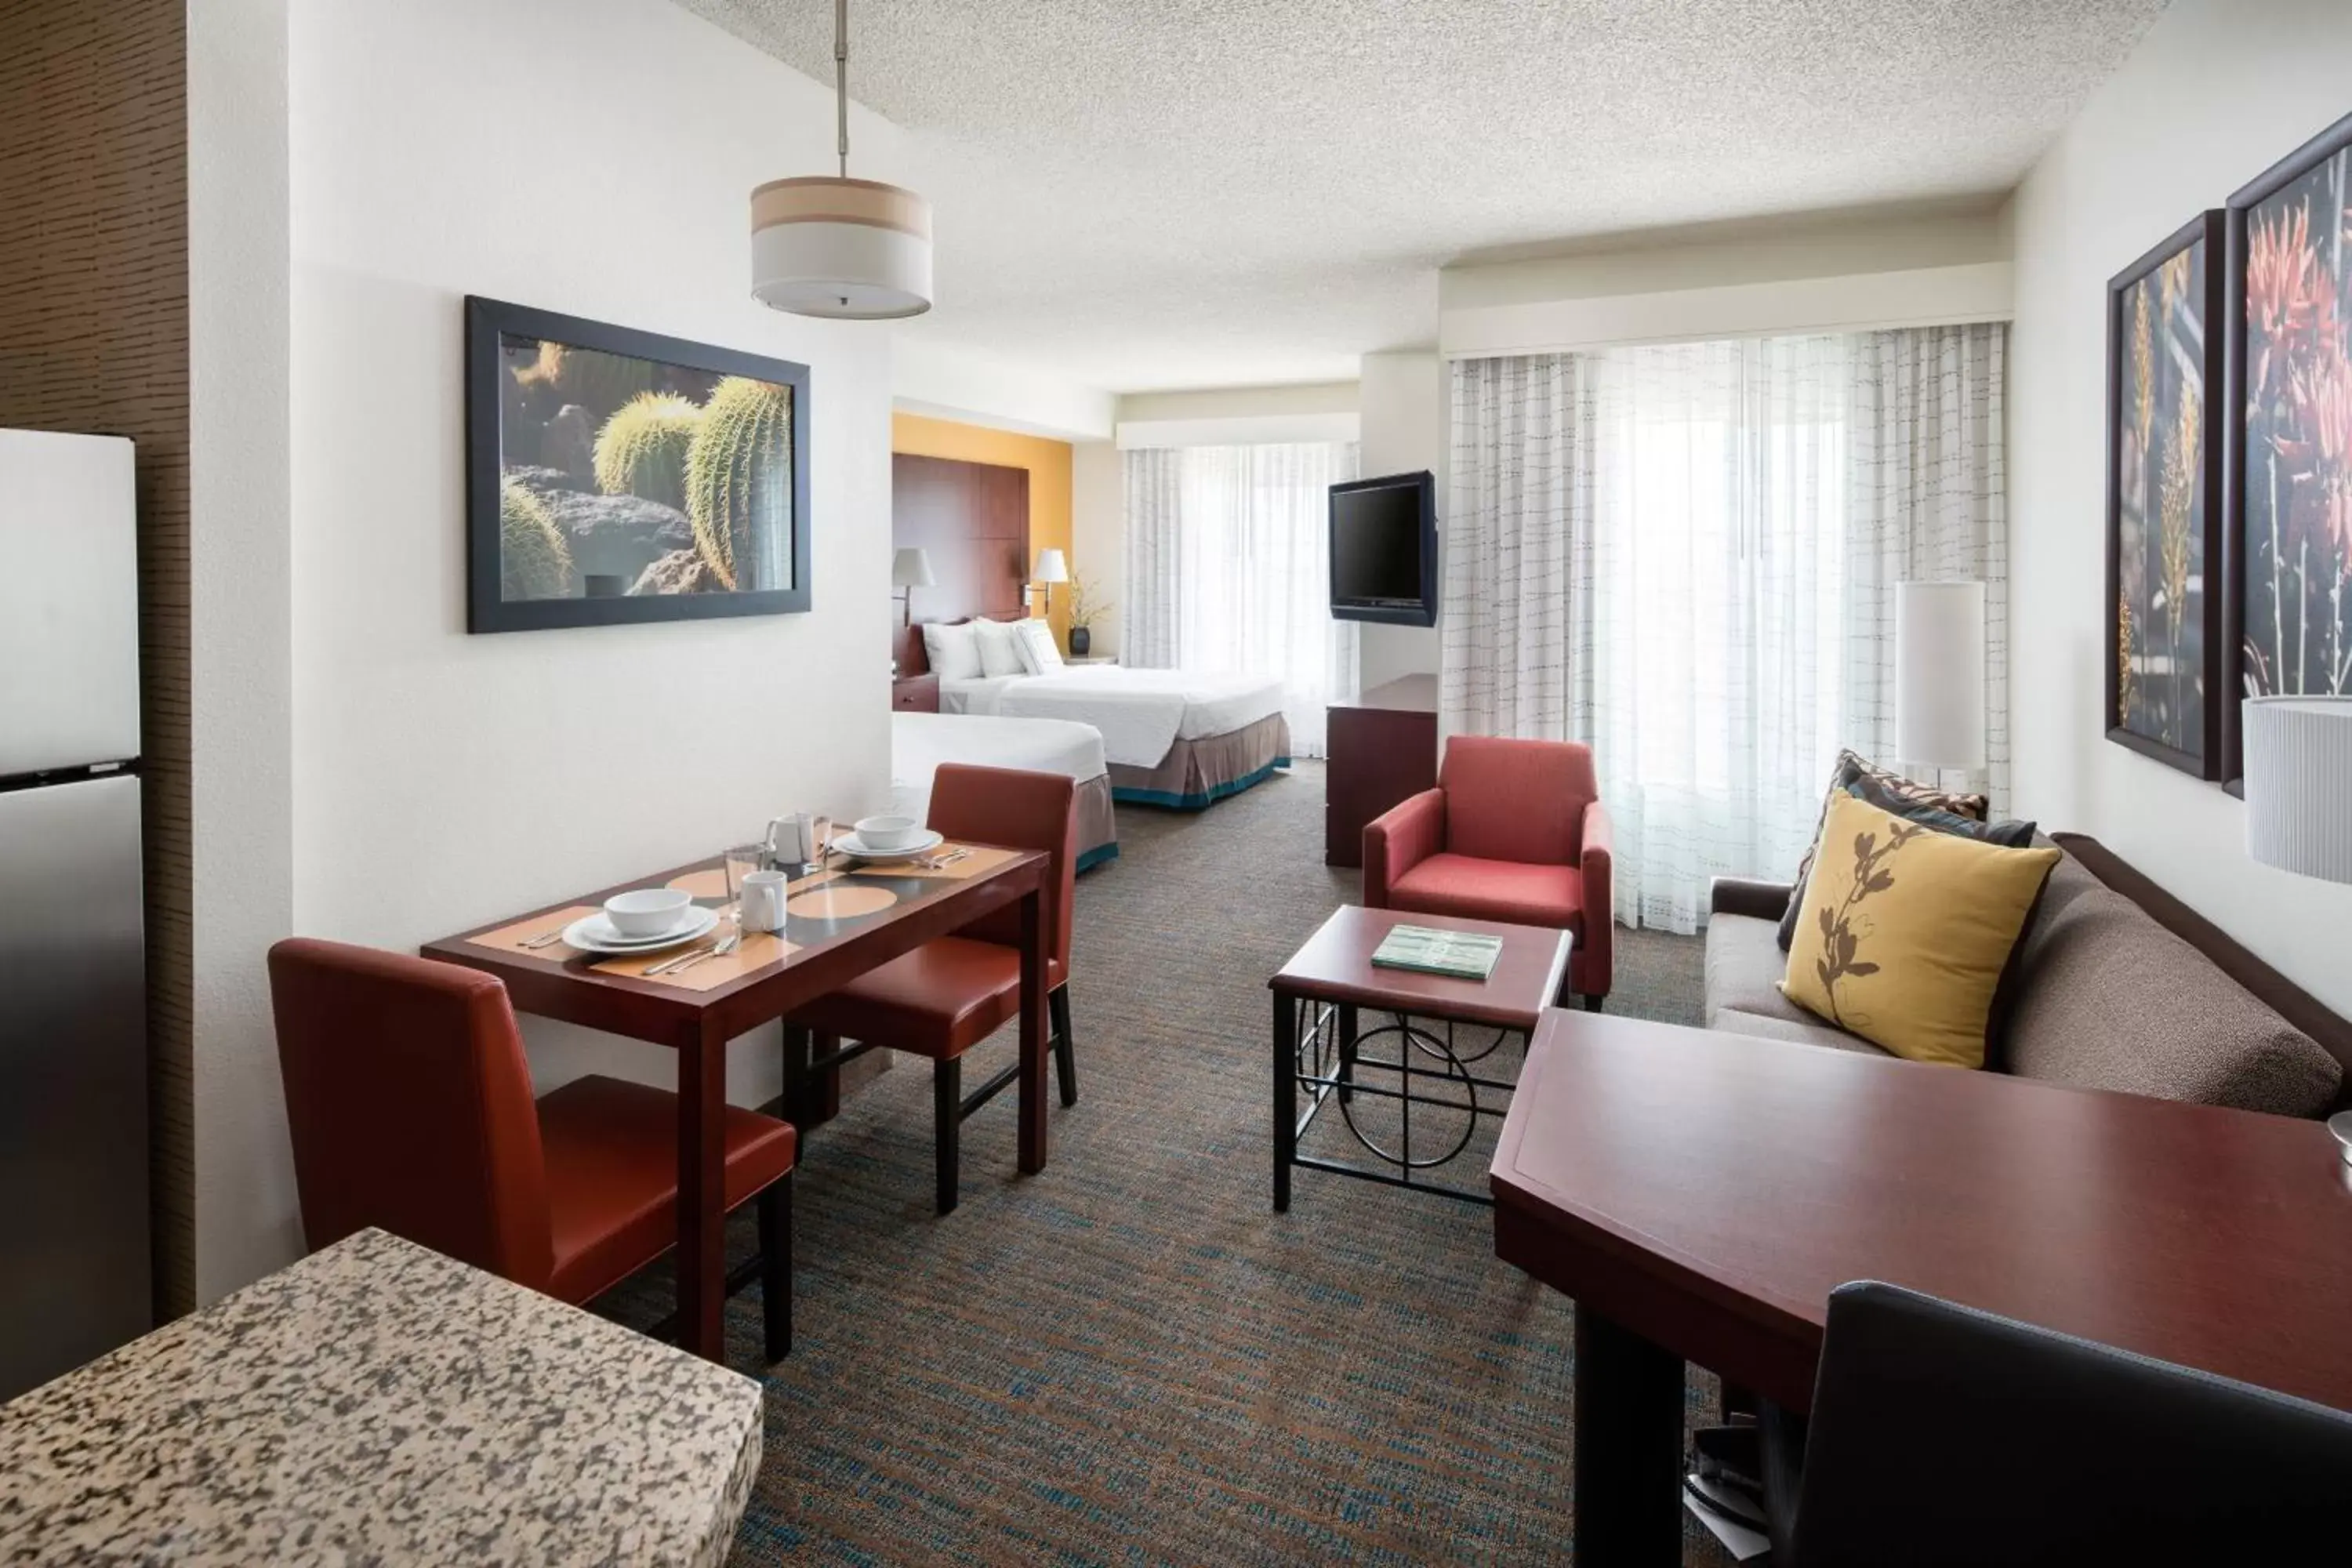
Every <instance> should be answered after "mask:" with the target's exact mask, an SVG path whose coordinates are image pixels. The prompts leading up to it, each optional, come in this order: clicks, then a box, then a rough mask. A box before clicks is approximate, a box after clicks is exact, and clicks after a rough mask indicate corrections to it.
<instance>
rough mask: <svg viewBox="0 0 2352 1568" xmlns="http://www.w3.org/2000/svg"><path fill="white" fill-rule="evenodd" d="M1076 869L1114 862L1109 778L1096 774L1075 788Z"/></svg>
mask: <svg viewBox="0 0 2352 1568" xmlns="http://www.w3.org/2000/svg"><path fill="white" fill-rule="evenodd" d="M1077 807H1078V865H1077V868H1078V869H1079V870H1081V871H1084V870H1087V868H1091V867H1095V866H1099V865H1101V864H1102V863H1103V862H1104V861H1106V860H1116V859H1118V815H1117V814H1116V813H1114V812H1113V811H1112V810H1111V806H1110V777H1109V775H1108V774H1107V773H1097V774H1096V775H1095V776H1094V777H1093V778H1090V779H1082V780H1080V781H1079V784H1078V795H1077Z"/></svg>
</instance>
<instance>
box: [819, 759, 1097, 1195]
mask: <svg viewBox="0 0 2352 1568" xmlns="http://www.w3.org/2000/svg"><path fill="white" fill-rule="evenodd" d="M930 826H932V828H934V829H935V830H936V831H938V832H940V833H942V834H944V835H946V836H947V837H949V838H951V839H963V840H967V841H970V842H972V843H979V844H997V845H1003V846H1004V847H1008V848H1013V849H1042V850H1044V851H1045V852H1047V853H1048V854H1050V855H1051V856H1052V857H1053V858H1054V863H1053V868H1052V870H1051V871H1050V872H1049V873H1048V875H1047V876H1046V879H1045V896H1044V904H1045V921H1044V924H1045V988H1046V1002H1047V1006H1048V1012H1049V1014H1050V1016H1051V1018H1052V1034H1053V1041H1052V1044H1053V1050H1054V1062H1055V1069H1056V1073H1057V1075H1058V1077H1059V1078H1060V1080H1061V1089H1062V1103H1063V1104H1064V1105H1076V1103H1077V1102H1078V1078H1077V1061H1076V1052H1075V1047H1073V1045H1072V1042H1071V1038H1070V994H1069V978H1070V914H1071V903H1072V895H1073V888H1072V884H1073V880H1074V879H1075V878H1076V874H1077V860H1078V815H1077V785H1076V784H1075V783H1074V782H1073V781H1072V780H1070V779H1069V778H1068V777H1066V776H1065V775H1063V774H1060V773H1024V772H1021V771H1018V770H1015V769H1012V768H982V767H972V766H970V765H968V764H965V763H943V764H941V765H940V769H939V771H938V773H936V774H935V775H934V776H933V778H932V780H931V809H930ZM1020 941H1021V929H1020V912H1019V910H1017V909H1013V908H1007V909H1003V910H996V911H995V912H993V913H992V914H988V915H984V916H982V918H981V919H979V920H977V921H973V922H972V923H971V925H968V926H966V927H964V928H963V929H962V930H961V931H957V932H956V933H955V934H953V935H952V936H943V937H940V938H938V939H936V940H934V941H931V942H925V943H924V944H923V945H922V946H920V947H919V948H917V949H916V950H915V951H914V952H910V953H908V954H907V955H906V956H905V957H903V958H898V959H895V960H893V961H892V962H890V963H886V964H884V965H882V967H880V968H879V969H875V970H869V971H868V972H866V973H864V974H862V975H859V976H858V977H857V978H856V979H855V980H853V981H851V982H850V983H849V984H846V985H845V986H843V987H842V988H841V989H840V990H838V991H834V992H830V993H828V994H825V995H824V996H820V997H819V998H817V999H816V1000H815V1001H814V1002H812V1003H810V1004H809V1005H807V1006H805V1007H803V1008H802V1009H800V1011H798V1012H796V1013H793V1014H791V1015H790V1016H787V1017H786V1018H785V1019H784V1104H785V1105H786V1106H787V1107H788V1108H793V1109H791V1110H788V1111H787V1114H791V1115H793V1116H794V1117H795V1118H796V1119H797V1118H799V1117H801V1116H803V1115H804V1114H806V1112H805V1110H804V1109H803V1108H805V1107H806V1106H807V1104H808V1103H809V1095H810V1092H811V1089H813V1087H814V1084H815V1082H816V1081H817V1080H818V1079H822V1078H823V1077H824V1076H825V1075H828V1074H831V1073H834V1072H836V1071H838V1070H839V1069H840V1068H841V1066H842V1065H843V1064H844V1063H845V1062H847V1061H850V1060H852V1059H854V1058H856V1057H859V1056H862V1055H864V1054H865V1053H866V1052H867V1051H870V1050H873V1049H875V1048H877V1047H887V1048H888V1049H890V1050H895V1051H905V1052H907V1053H908V1054H909V1055H912V1056H919V1057H929V1058H930V1060H931V1115H932V1121H933V1131H932V1139H933V1151H932V1152H933V1158H934V1161H935V1164H936V1178H937V1189H938V1190H937V1197H938V1204H939V1212H940V1213H941V1214H949V1213H951V1212H953V1210H954V1208H955V1206H956V1195H957V1187H958V1175H959V1172H960V1169H961V1128H962V1125H963V1121H964V1119H965V1118H966V1117H968V1116H970V1115H971V1113H972V1112H973V1111H975V1110H979V1109H980V1108H981V1107H982V1106H983V1105H986V1104H987V1103H988V1102H989V1101H990V1100H993V1099H994V1098H996V1096H997V1095H998V1094H1000V1093H1002V1092H1003V1089H1004V1087H1005V1085H1007V1084H1009V1083H1011V1082H1013V1079H1015V1078H1016V1077H1017V1076H1018V1075H1019V1072H1020V1064H1019V1062H1017V1061H1016V1062H1014V1063H1013V1065H1012V1066H1010V1067H1007V1068H1005V1069H1004V1070H1003V1071H1002V1072H1000V1073H998V1074H996V1075H995V1076H994V1077H993V1078H992V1079H989V1080H988V1081H987V1082H986V1083H984V1084H982V1085H981V1086H980V1087H979V1088H978V1089H974V1090H972V1092H971V1095H970V1096H969V1097H967V1096H966V1095H965V1094H964V1092H963V1055H964V1053H965V1052H966V1051H968V1050H970V1049H971V1047H974V1046H976V1045H978V1044H979V1043H980V1042H981V1041H982V1040H984V1039H986V1038H988V1037H989V1036H991V1035H992V1034H994V1033H995V1032H996V1031H997V1030H998V1029H1000V1028H1002V1027H1003V1026H1004V1025H1005V1024H1006V1023H1008V1022H1010V1021H1012V1020H1013V1019H1014V1018H1016V1017H1018V1016H1020V1009H1021V953H1020V948H1019V943H1020ZM812 1036H814V1037H815V1038H816V1039H817V1040H819V1041H821V1042H824V1044H825V1045H826V1046H827V1047H831V1042H833V1041H835V1040H838V1039H842V1038H848V1039H851V1040H853V1041H855V1042H856V1043H855V1044H853V1045H850V1046H848V1047H839V1048H827V1049H825V1050H824V1051H823V1052H822V1054H820V1055H818V1056H817V1057H816V1058H815V1059H814V1060H811V1059H810V1054H809V1053H810V1039H811V1037H812Z"/></svg>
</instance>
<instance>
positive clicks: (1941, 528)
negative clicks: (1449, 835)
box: [1440, 327, 2008, 931]
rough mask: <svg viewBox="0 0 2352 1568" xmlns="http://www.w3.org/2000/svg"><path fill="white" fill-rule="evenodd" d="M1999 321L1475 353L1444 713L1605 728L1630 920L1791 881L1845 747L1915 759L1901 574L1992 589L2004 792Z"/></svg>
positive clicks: (1665, 918)
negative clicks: (1900, 692) (1898, 665)
mask: <svg viewBox="0 0 2352 1568" xmlns="http://www.w3.org/2000/svg"><path fill="white" fill-rule="evenodd" d="M2000 364H2001V362H2000V329H1999V328H1997V327H1995V328H1980V327H1971V328H1955V329H1948V330H1947V329H1938V330H1935V331H1901V332H1881V333H1869V334H1862V335H1858V336H1808V337H1789V338H1764V339H1744V340H1738V341H1718V342H1696V343H1669V344H1657V345H1648V346H1643V347H1635V348H1624V349H1612V350H1607V351H1603V352H1600V353H1589V354H1544V355H1531V356H1518V357H1512V358H1507V359H1488V360H1465V361H1459V362H1456V363H1455V364H1454V379H1453V388H1454V405H1453V426H1454V430H1453V462H1452V487H1451V494H1450V497H1449V500H1450V505H1449V508H1448V513H1447V531H1446V545H1447V548H1446V560H1445V596H1444V616H1443V619H1442V625H1443V626H1444V637H1443V656H1442V660H1441V666H1440V695H1441V707H1442V710H1443V715H1442V721H1443V724H1444V729H1445V731H1446V732H1447V733H1449V734H1451V733H1460V732H1470V733H1482V734H1508V735H1530V736H1539V737H1554V738H1561V739H1570V740H1578V741H1583V742H1587V743H1589V744H1590V745H1591V746H1592V748H1593V753H1594V763H1595V765H1596V767H1597V769H1598V770H1599V773H1600V776H1601V795H1602V796H1603V798H1604V799H1606V800H1607V801H1608V802H1609V805H1610V811H1611V814H1612V817H1613V818H1614V821H1615V826H1616V830H1617V844H1616V854H1617V879H1616V880H1617V910H1616V914H1617V918H1618V919H1619V920H1620V921H1622V922H1624V923H1626V924H1628V925H1647V926H1656V927H1662V928H1664V929H1666V930H1669V931H1696V929H1698V927H1699V926H1700V924H1701V923H1702V922H1703V921H1704V920H1705V918H1706V900H1707V889H1708V884H1709V883H1710V882H1711V881H1712V880H1713V879H1715V878H1716V877H1717V876H1725V875H1736V876H1773V877H1786V876H1789V875H1791V874H1793V873H1794V871H1795V869H1796V865H1797V861H1798V859H1799V858H1800V857H1801V856H1802V854H1803V853H1804V850H1805V848H1806V847H1807V845H1808V843H1809V842H1810V840H1811V832H1812V827H1813V823H1814V819H1815V817H1816V816H1817V814H1818V812H1819V809H1820V801H1821V794H1822V788H1823V787H1824V785H1825V783H1826V781H1827V778H1828V775H1829V770H1830V766H1831V764H1832V761H1833V760H1834V758H1835V755H1836V753H1837V751H1838V750H1839V748H1840V747H1842V746H1847V745H1851V746H1853V747H1854V748H1855V749H1856V750H1859V751H1862V752H1865V753H1866V754H1869V755H1871V756H1873V757H1874V758H1875V759H1879V760H1884V761H1886V762H1888V763H1893V762H1894V761H1895V759H1893V758H1891V757H1889V756H1888V755H1887V752H1888V751H1889V749H1890V748H1891V745H1892V741H1893V723H1894V714H1893V710H1892V700H1893V689H1894V687H1893V677H1894V658H1895V648H1894V641H1893V636H1894V626H1893V617H1894V584H1895V583H1896V582H1898V581H1901V580H1903V579H1904V578H1905V577H1906V576H1909V575H1914V574H1916V575H1920V576H1931V577H1959V576H1975V577H1983V578H1986V579H1987V580H1988V581H1989V582H1990V584H1991V587H1990V590H1989V594H1988V598H1989V600H1990V603H1991V604H1992V605H1993V606H1994V609H1993V611H1992V617H1993V626H1992V627H1991V629H1990V636H1989V637H1988V643H1989V645H1990V658H1992V660H1993V666H1994V668H1993V669H1992V670H1991V671H1990V676H1991V679H1990V681H1989V685H1988V689H1989V691H1990V693H1991V701H1992V705H1993V712H1992V714H1991V715H1990V731H1991V732H1992V733H1993V734H1994V735H1995V736H1996V737H1997V738H1996V740H1995V741H1994V743H1993V744H1994V752H1995V756H1996V759H1997V765H1996V768H1995V770H1994V784H1995V787H1996V788H1997V789H1998V788H2000V787H2001V786H2003V785H2005V783H2006V759H2007V743H2008V723H2007V701H2008V689H2007V680H2006V671H2005V661H2006V651H2007V646H2006V637H2005V635H2004V633H2005V605H2006V592H2005V586H2006V585H2005V583H2004V582H2003V580H2002V579H2003V577H2004V575H2005V572H2006V552H2005V541H2004V539H2003V537H2002V529H2001V515H2002V514H2001V499H2000V498H2001V493H2002V484H2003V473H2002V468H2001V461H2000V374H2001V370H2000Z"/></svg>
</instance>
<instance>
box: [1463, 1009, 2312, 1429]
mask: <svg viewBox="0 0 2352 1568" xmlns="http://www.w3.org/2000/svg"><path fill="white" fill-rule="evenodd" d="M1491 1180H1492V1190H1493V1192H1494V1194H1495V1199H1496V1251H1497V1252H1498V1253H1499V1254H1500V1255H1501V1256H1502V1257H1503V1258H1505V1259H1506V1260H1507V1261H1510V1262H1513V1263H1517V1264H1518V1265H1519V1266H1520V1267H1522V1268H1527V1269H1528V1272H1530V1273H1533V1274H1535V1275H1536V1276H1537V1278H1538V1279H1544V1280H1545V1281H1546V1282H1547V1283H1549V1284H1552V1285H1554V1286H1555V1287H1557V1288H1558V1289H1561V1290H1563V1291H1564V1292H1566V1293H1567V1294H1569V1295H1570V1296H1572V1297H1574V1298H1576V1299H1577V1300H1579V1301H1580V1302H1584V1301H1590V1302H1591V1304H1592V1306H1593V1307H1594V1309H1595V1310H1598V1311H1601V1312H1602V1313H1604V1314H1606V1315H1607V1316H1608V1317H1610V1318H1612V1320H1614V1321H1618V1322H1621V1323H1622V1324H1624V1325H1625V1326H1626V1327H1627V1328H1629V1329H1632V1330H1633V1331H1636V1332H1639V1333H1641V1334H1643V1336H1644V1337H1646V1338H1649V1339H1651V1340H1652V1341H1654V1342H1656V1343H1658V1344H1660V1345H1662V1346H1664V1348H1666V1349H1667V1350H1669V1351H1672V1352H1675V1353H1676V1354H1679V1355H1682V1356H1685V1358H1687V1359H1689V1360H1693V1361H1696V1362H1698V1363H1701V1364H1703V1365H1706V1366H1708V1367H1710V1368H1712V1369H1713V1370H1715V1371H1717V1372H1718V1373H1722V1374H1723V1375H1724V1376H1725V1377H1727V1378H1729V1379H1732V1380H1734V1381H1737V1382H1740V1383H1743V1384H1747V1385H1748V1386H1749V1387H1753V1388H1756V1389H1758V1390H1759V1392H1761V1393H1763V1394H1767V1395H1769V1396H1770V1397H1772V1398H1774V1399H1776V1400H1778V1401H1780V1403H1782V1404H1784V1405H1789V1406H1790V1407H1791V1408H1794V1409H1800V1410H1801V1409H1804V1408H1807V1407H1808V1406H1809V1405H1810V1404H1811V1382H1812V1373H1813V1368H1814V1365H1815V1363H1817V1361H1818V1358H1819V1355H1820V1350H1821V1339H1822V1325H1823V1321H1824V1319H1825V1316H1826V1313H1827V1310H1828V1305H1829V1294H1830V1292H1831V1291H1832V1289H1835V1288H1836V1287H1838V1286H1839V1285H1842V1284H1843V1283H1845V1282H1846V1281H1848V1280H1852V1279H1881V1280H1885V1281H1888V1282H1890V1283H1893V1284H1896V1285H1902V1286H1906V1287H1909V1288H1910V1289H1915V1290H1922V1291H1926V1292H1927V1293H1928V1294H1931V1295H1935V1296H1940V1297H1943V1298H1945V1299H1947V1300H1954V1301H1958V1302H1961V1303H1963V1304H1965V1305H1967V1306H1970V1307H1975V1308H1979V1309H1980V1310H1986V1311H1990V1312H1995V1313H1999V1314H2000V1315H2002V1316H2005V1317H2011V1318H2016V1319H2020V1320H2022V1321H2026V1322H2030V1323H2035V1324H2039V1325H2042V1326H2043V1327H2045V1328H2050V1329H2055V1330H2058V1331H2062V1332H2065V1333H2072V1334H2076V1335H2080V1336H2081V1337H2083V1338H2084V1339H2088V1340H2093V1341H2096V1342H2100V1343H2103V1344H2111V1345H2117V1346H2121V1347H2122V1348H2124V1349H2126V1350H2129V1351H2135V1352H2139V1353H2141V1354H2143V1355H2147V1356H2151V1357H2154V1358H2156V1359H2158V1360H2160V1361H2167V1362H2173V1363H2179V1364H2181V1365H2185V1366H2190V1367H2195V1368H2198V1369H2199V1370H2201V1371H2204V1372H2209V1373H2217V1374H2219V1375H2221V1376H2224V1377H2230V1378H2235V1379H2238V1380H2240V1381H2242V1382H2246V1383H2251V1384H2258V1385H2260V1386H2262V1387H2264V1388H2270V1389H2274V1390H2277V1391H2279V1392H2281V1393H2284V1394H2294V1395H2296V1396H2298V1397H2301V1398H2305V1399H2309V1400H2313V1401H2315V1402H2317V1403H2319V1404H2322V1405H2333V1406H2336V1407H2337V1408H2339V1409H2352V1317H2347V1303H2352V1170H2347V1166H2346V1164H2345V1163H2344V1162H2343V1161H2342V1159H2341V1158H2339V1156H2338V1152H2337V1150H2336V1144H2335V1142H2334V1140H2333V1139H2332V1138H2331V1137H2330V1136H2329V1134H2328V1131H2327V1130H2326V1127H2325V1126H2324V1125H2322V1124H2321V1123H2319V1122H2315V1121H2300V1120H2296V1119H2294V1118H2289V1117H2283V1116H2269V1115H2262V1114H2258V1113H2255V1112H2252V1111H2243V1110H2221V1109H2219V1108H2215V1107H2211V1106H2201V1105H2187V1104H2181V1103H2179V1102H2176V1101H2172V1100H2154V1099H2150V1098H2147V1097H2145V1096H2140V1095H2131V1094H2116V1093H2108V1092H2104V1091H2100V1090H2095V1089H2076V1088H2072V1087H2068V1086H2064V1085H2059V1084H2053V1083H2044V1082H2037V1081H2033V1080H2031V1079H2019V1078H2014V1077H2011V1076H2008V1075H2004V1074H1999V1073H1987V1072H1968V1071H1963V1070H1961V1069H1958V1068H1943V1067H1930V1066H1924V1065H1920V1064H1916V1063H1911V1062H1902V1061H1895V1060H1891V1059H1885V1058H1871V1057H1865V1056H1861V1055H1857V1054H1854V1053H1851V1052H1845V1051H1838V1050H1833V1049H1827V1048H1824V1047H1818V1046H1808V1045H1800V1044H1793V1043H1790V1042H1784V1041H1778V1040H1769V1039H1759V1038H1753V1037H1747V1036H1739V1035H1730V1034H1724V1033H1719V1032H1716V1031H1710V1030H1702V1029H1691V1028H1683V1027H1678V1026H1671V1025H1664V1024H1653V1023H1644V1022H1641V1021H1638V1020H1634V1019H1629V1018H1619V1017H1610V1016H1593V1015H1584V1014H1576V1013H1569V1012H1558V1011H1555V1012H1551V1013H1548V1014H1546V1015H1545V1016H1544V1019H1543V1021H1542V1022H1541V1023H1540V1024H1539V1025H1538V1027H1537V1030H1536V1034H1535V1037H1534V1039H1533V1041H1532V1042H1531V1044H1530V1046H1529V1048H1528V1059H1527V1065H1526V1067H1525V1068H1524V1069H1523V1070H1522V1071H1521V1073H1520V1075H1519V1080H1518V1090H1517V1094H1516V1095H1515V1096H1514V1097H1513V1100H1512V1102H1511V1110H1510V1115H1509V1118H1508V1119H1507V1121H1506V1123H1505V1126H1504V1130H1503V1134H1502V1137H1501V1139H1500V1141H1499V1142H1498V1144H1497V1147H1496V1153H1495V1160H1494V1164H1493V1169H1492V1176H1491Z"/></svg>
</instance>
